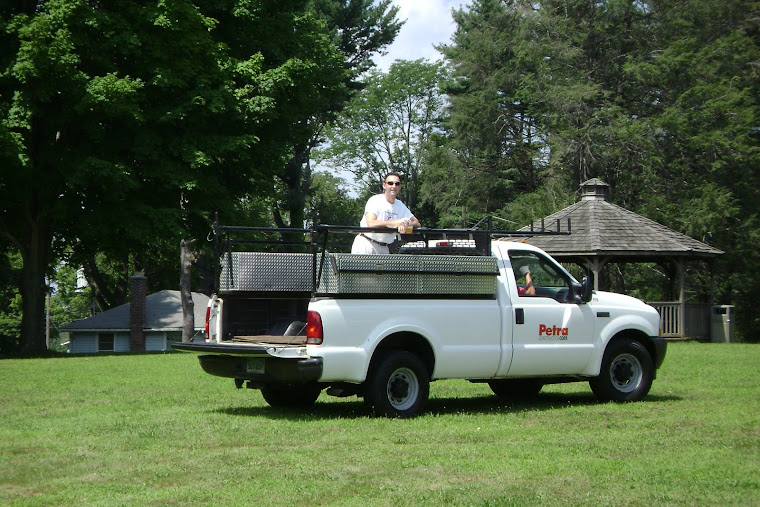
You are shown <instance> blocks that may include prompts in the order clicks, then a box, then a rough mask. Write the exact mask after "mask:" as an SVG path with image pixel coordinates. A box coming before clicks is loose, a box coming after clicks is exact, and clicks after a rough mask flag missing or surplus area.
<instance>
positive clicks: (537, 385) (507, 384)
mask: <svg viewBox="0 0 760 507" xmlns="http://www.w3.org/2000/svg"><path fill="white" fill-rule="evenodd" d="M488 387H490V388H491V391H493V393H494V394H495V395H496V396H498V397H499V398H503V399H505V400H523V401H524V400H530V399H533V398H535V397H536V396H537V395H538V392H539V391H540V390H541V388H542V387H544V385H543V384H542V383H541V382H539V381H536V380H532V379H505V380H491V381H489V382H488Z"/></svg>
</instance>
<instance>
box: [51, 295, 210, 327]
mask: <svg viewBox="0 0 760 507" xmlns="http://www.w3.org/2000/svg"><path fill="white" fill-rule="evenodd" d="M192 294H193V304H194V310H195V312H194V313H195V329H196V330H198V329H202V328H203V326H204V325H205V320H206V306H208V299H209V298H208V296H206V295H204V294H199V293H197V292H193V293H192ZM144 329H146V330H156V331H181V330H182V299H181V296H180V292H179V291H177V290H162V291H160V292H156V293H154V294H151V295H149V296H147V297H146V298H145V327H144ZM61 330H62V331H89V330H98V331H103V330H109V331H129V303H127V304H124V305H121V306H117V307H116V308H112V309H110V310H107V311H105V312H102V313H99V314H97V315H93V316H92V317H88V318H86V319H82V320H77V321H75V322H72V323H71V324H67V325H65V326H63V327H62V328H61Z"/></svg>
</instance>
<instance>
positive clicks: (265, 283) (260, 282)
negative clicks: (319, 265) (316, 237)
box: [219, 252, 314, 292]
mask: <svg viewBox="0 0 760 507" xmlns="http://www.w3.org/2000/svg"><path fill="white" fill-rule="evenodd" d="M313 260H314V256H313V255H312V254H308V253H265V252H232V253H228V254H225V255H224V256H222V259H221V268H222V269H221V275H220V277H219V289H220V290H221V291H264V292H268V291H272V292H290V291H293V292H297V291H303V292H311V290H312V283H313V275H312V273H313V272H314V271H313V264H312V263H313ZM230 266H231V267H232V269H230Z"/></svg>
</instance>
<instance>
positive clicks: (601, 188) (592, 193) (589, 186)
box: [581, 178, 610, 201]
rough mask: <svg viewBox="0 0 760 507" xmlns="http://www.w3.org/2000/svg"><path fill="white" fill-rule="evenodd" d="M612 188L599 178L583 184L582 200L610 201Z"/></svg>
mask: <svg viewBox="0 0 760 507" xmlns="http://www.w3.org/2000/svg"><path fill="white" fill-rule="evenodd" d="M609 190H610V186H609V185H608V184H607V183H605V182H603V181H602V180H600V179H598V178H593V179H590V180H588V181H585V182H583V183H581V200H583V201H608V200H609V199H608V198H607V195H608V194H609Z"/></svg>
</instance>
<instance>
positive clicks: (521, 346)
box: [506, 250, 594, 376]
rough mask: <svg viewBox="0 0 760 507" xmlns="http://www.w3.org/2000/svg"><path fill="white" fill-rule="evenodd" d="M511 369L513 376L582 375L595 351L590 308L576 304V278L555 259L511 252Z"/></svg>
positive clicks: (539, 254) (524, 252)
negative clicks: (573, 292) (574, 295)
mask: <svg viewBox="0 0 760 507" xmlns="http://www.w3.org/2000/svg"><path fill="white" fill-rule="evenodd" d="M509 259H510V264H511V270H506V275H507V277H513V280H512V283H509V284H508V285H509V288H508V290H510V291H511V292H512V294H511V295H510V296H511V300H512V310H513V319H514V320H513V326H512V348H513V350H512V356H513V357H512V365H511V367H510V369H509V372H508V375H509V376H520V375H554V374H556V375H563V374H573V373H580V372H581V371H583V370H584V368H585V366H586V363H588V361H589V359H590V358H591V354H592V352H593V350H594V345H593V340H594V318H593V312H592V310H591V308H589V305H587V304H579V303H576V302H575V301H574V300H573V297H572V296H573V294H572V289H571V287H572V282H573V281H574V280H573V278H572V277H571V276H570V274H569V273H567V271H565V270H564V269H563V268H562V267H560V266H559V265H558V264H557V263H556V262H555V261H554V260H553V259H551V258H550V257H548V256H545V255H543V254H541V253H539V252H535V251H531V250H510V251H509Z"/></svg>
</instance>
